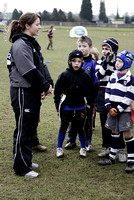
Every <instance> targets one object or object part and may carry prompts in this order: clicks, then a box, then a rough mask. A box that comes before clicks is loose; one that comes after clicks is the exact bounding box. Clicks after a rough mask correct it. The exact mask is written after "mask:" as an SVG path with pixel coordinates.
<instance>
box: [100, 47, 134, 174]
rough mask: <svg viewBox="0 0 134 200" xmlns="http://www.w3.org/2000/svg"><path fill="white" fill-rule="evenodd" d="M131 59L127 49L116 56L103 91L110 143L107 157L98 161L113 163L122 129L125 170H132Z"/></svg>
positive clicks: (133, 90) (133, 94) (133, 96)
mask: <svg viewBox="0 0 134 200" xmlns="http://www.w3.org/2000/svg"><path fill="white" fill-rule="evenodd" d="M133 59H134V55H133V54H132V53H131V52H130V51H127V50H124V51H121V52H120V53H118V54H117V56H116V64H115V67H116V71H115V72H114V73H113V74H112V75H111V77H110V80H109V82H108V84H107V87H106V92H105V106H106V108H107V110H108V112H109V113H108V118H107V121H106V127H107V128H109V129H111V130H112V145H111V149H110V153H109V158H108V159H105V160H101V161H99V164H100V165H108V164H114V163H115V158H116V152H117V147H118V145H117V138H118V137H119V136H120V134H119V133H120V132H122V131H123V132H124V137H125V142H126V145H127V154H128V160H127V167H126V169H125V170H126V172H133V171H134V138H133V136H132V134H131V129H132V128H133V122H132V119H131V108H130V105H131V103H132V101H133V100H134V77H133V76H132V74H131V72H130V70H129V68H130V67H131V65H132V63H133Z"/></svg>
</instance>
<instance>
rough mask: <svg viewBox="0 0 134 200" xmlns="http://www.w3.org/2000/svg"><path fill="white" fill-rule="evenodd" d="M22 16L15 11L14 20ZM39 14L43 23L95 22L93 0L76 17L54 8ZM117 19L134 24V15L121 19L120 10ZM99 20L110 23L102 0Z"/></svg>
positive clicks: (19, 12) (20, 12)
mask: <svg viewBox="0 0 134 200" xmlns="http://www.w3.org/2000/svg"><path fill="white" fill-rule="evenodd" d="M22 14H23V12H22V11H18V10H17V9H14V11H13V13H12V19H16V20H18V19H19V17H20V16H21V15H22ZM39 14H40V15H41V18H42V21H62V22H66V21H69V22H74V21H78V20H79V19H81V20H85V21H88V22H93V11H92V3H91V0H83V1H82V4H81V10H80V13H79V15H78V16H76V15H75V14H73V13H72V12H68V13H65V12H64V11H62V10H61V9H59V10H57V8H54V9H53V12H52V13H50V12H48V11H46V10H44V11H43V12H42V13H41V12H39ZM115 19H125V23H131V22H134V15H133V16H132V17H130V16H128V15H126V16H125V17H120V16H119V13H118V9H117V14H116V16H115ZM98 20H99V21H102V22H103V23H107V22H108V16H107V15H106V8H105V1H104V0H100V10H99V15H98Z"/></svg>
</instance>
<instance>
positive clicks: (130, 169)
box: [125, 162, 134, 173]
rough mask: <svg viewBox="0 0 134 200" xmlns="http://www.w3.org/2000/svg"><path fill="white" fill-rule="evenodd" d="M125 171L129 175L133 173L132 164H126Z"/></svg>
mask: <svg viewBox="0 0 134 200" xmlns="http://www.w3.org/2000/svg"><path fill="white" fill-rule="evenodd" d="M125 171H126V172H127V173H131V172H133V171H134V163H132V162H128V164H127V167H126V169H125Z"/></svg>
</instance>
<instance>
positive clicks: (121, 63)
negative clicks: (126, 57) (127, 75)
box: [115, 58, 124, 71]
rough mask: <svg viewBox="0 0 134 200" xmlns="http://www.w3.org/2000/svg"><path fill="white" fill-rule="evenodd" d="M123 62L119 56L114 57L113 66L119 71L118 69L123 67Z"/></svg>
mask: <svg viewBox="0 0 134 200" xmlns="http://www.w3.org/2000/svg"><path fill="white" fill-rule="evenodd" d="M123 65H124V62H123V61H122V60H121V59H120V58H116V63H115V68H116V69H117V70H118V71H120V69H121V68H122V67H123Z"/></svg>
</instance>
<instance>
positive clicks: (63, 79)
mask: <svg viewBox="0 0 134 200" xmlns="http://www.w3.org/2000/svg"><path fill="white" fill-rule="evenodd" d="M51 28H53V27H51ZM40 29H41V17H40V15H38V14H35V13H30V12H28V13H25V14H23V15H22V16H21V17H20V19H19V20H13V21H12V22H11V24H10V36H9V41H10V42H12V46H11V49H10V51H9V54H8V57H7V67H8V70H9V79H10V84H11V87H10V97H11V105H12V107H13V111H14V114H15V120H16V127H15V130H14V135H13V169H14V172H15V173H16V174H17V175H19V176H26V177H30V178H35V177H37V176H38V175H39V174H38V173H37V172H35V171H34V170H33V169H34V168H38V164H37V163H32V142H33V137H35V138H34V139H36V146H38V145H40V143H39V141H38V136H37V127H38V120H39V114H40V107H41V100H44V99H45V97H46V96H47V95H49V94H53V91H54V103H55V106H56V110H57V112H58V113H59V116H60V119H61V123H60V128H59V132H58V142H57V149H56V156H57V157H58V158H60V157H62V156H63V155H64V151H63V148H62V146H63V142H64V139H65V136H66V131H67V130H68V129H69V133H68V141H67V144H66V146H65V147H66V149H69V148H73V147H74V146H75V145H76V136H77V134H78V135H79V141H80V156H81V157H86V153H87V151H92V131H93V120H94V117H93V116H95V107H96V109H97V111H98V112H99V113H100V121H101V127H102V146H103V147H105V148H106V149H105V150H104V151H103V152H101V153H100V154H99V155H98V156H99V157H101V158H102V157H105V156H107V155H108V158H107V159H104V160H100V161H99V162H98V164H99V165H109V164H110V165H111V164H114V163H115V159H116V153H117V152H118V155H119V161H120V162H126V156H125V153H124V148H125V143H124V139H125V142H126V147H127V157H128V158H127V167H126V169H125V170H126V172H133V171H134V138H133V136H132V133H131V129H132V128H133V122H132V119H131V103H132V102H133V100H134V77H133V75H132V74H131V72H130V70H129V69H130V68H131V65H132V63H133V59H134V55H133V54H132V53H131V52H130V51H127V50H123V51H121V52H120V53H118V54H117V51H118V42H117V41H116V40H115V39H114V38H108V39H106V40H104V41H103V44H102V55H103V56H102V58H101V59H100V60H98V61H96V59H98V58H97V56H98V52H97V49H93V47H92V40H91V39H90V38H89V37H87V36H81V37H80V38H79V39H78V41H77V49H76V50H74V51H72V52H71V53H70V54H69V57H68V67H67V69H66V70H65V71H64V72H62V73H61V74H60V75H59V77H58V79H57V81H56V83H55V88H54V89H53V80H52V79H51V76H50V74H49V71H48V69H47V68H46V67H45V64H44V61H43V57H42V54H41V47H40V45H39V43H38V42H37V40H36V39H35V37H34V36H38V34H39V30H40ZM51 39H52V32H51ZM20 46H21V48H20ZM50 46H51V48H52V41H50ZM48 49H49V46H48ZM93 51H95V52H96V54H95V57H93V56H92V53H93ZM123 134H124V139H123ZM39 147H40V148H41V147H42V146H41V145H40V146H39ZM36 148H37V147H36ZM38 149H39V148H38ZM40 150H46V148H45V149H40Z"/></svg>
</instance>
